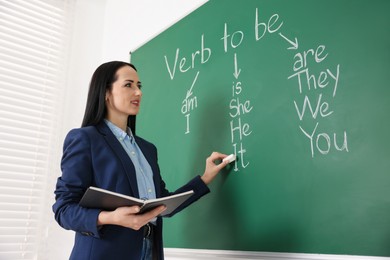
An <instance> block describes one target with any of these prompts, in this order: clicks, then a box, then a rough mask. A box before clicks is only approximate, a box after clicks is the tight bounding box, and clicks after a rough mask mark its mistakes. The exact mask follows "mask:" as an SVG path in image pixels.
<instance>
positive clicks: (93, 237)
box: [53, 122, 210, 260]
mask: <svg viewBox="0 0 390 260" xmlns="http://www.w3.org/2000/svg"><path fill="white" fill-rule="evenodd" d="M135 140H136V142H137V144H138V146H139V147H140V149H141V151H142V153H143V154H144V156H145V158H146V159H147V161H148V162H149V164H150V166H151V168H152V171H153V181H154V185H155V189H156V197H158V198H159V197H165V196H168V195H172V194H175V193H179V192H183V191H188V190H194V192H195V193H194V195H193V196H192V197H191V198H190V199H188V200H187V201H186V202H185V203H184V204H183V205H181V206H180V207H179V208H178V209H177V210H176V211H175V212H173V213H172V214H171V215H170V216H172V215H174V214H176V213H177V212H179V211H181V210H182V209H184V208H185V207H187V206H188V205H190V204H191V203H193V202H195V201H196V200H198V199H199V198H200V197H202V196H203V195H205V194H207V193H208V192H209V191H210V190H209V189H208V187H207V185H205V184H204V182H203V181H202V180H201V179H200V176H196V177H195V178H194V179H192V180H191V181H190V182H188V183H187V184H186V185H184V186H183V187H181V188H180V189H178V190H176V191H175V192H172V193H170V192H169V191H168V190H167V189H166V187H165V183H164V181H163V180H162V178H161V175H160V169H159V166H158V162H157V149H156V147H155V146H154V145H153V144H152V143H150V142H147V141H146V140H144V139H142V138H140V137H138V136H135ZM61 169H62V175H61V177H59V178H58V180H57V185H56V190H55V198H56V202H55V203H54V205H53V211H54V214H55V219H56V221H57V222H58V223H59V224H60V225H61V226H62V227H63V228H65V229H69V230H74V231H75V232H76V234H75V242H74V246H73V250H72V253H71V256H70V259H82V260H86V259H94V260H98V259H102V260H103V259H104V260H106V259H118V260H119V259H140V255H141V249H142V241H143V232H142V229H141V230H138V231H136V230H132V229H130V228H125V227H121V226H116V225H104V226H102V227H100V228H99V227H97V224H96V223H97V218H98V215H99V213H100V211H101V210H99V209H88V208H83V207H80V206H79V205H78V202H79V201H80V199H81V197H82V196H83V194H84V192H85V191H86V189H87V188H88V187H89V186H96V187H100V188H104V189H107V190H111V191H114V192H119V193H123V194H126V195H130V196H133V197H139V194H138V187H137V180H136V175H135V168H134V165H133V163H132V161H131V159H130V158H129V156H128V155H127V153H126V151H125V150H124V149H123V147H122V145H121V144H120V143H119V141H118V140H117V139H116V137H115V136H114V134H113V133H112V132H111V130H110V129H109V128H108V126H107V125H106V124H105V123H104V122H101V123H100V124H98V125H96V126H88V127H83V128H78V129H73V130H71V131H70V132H69V133H68V135H67V136H66V138H65V141H64V148H63V157H62V161H61ZM155 234H156V236H155V239H156V240H155V243H154V245H155V247H156V250H157V252H158V253H157V255H158V259H164V256H163V243H162V219H161V217H158V218H157V228H156V232H155Z"/></svg>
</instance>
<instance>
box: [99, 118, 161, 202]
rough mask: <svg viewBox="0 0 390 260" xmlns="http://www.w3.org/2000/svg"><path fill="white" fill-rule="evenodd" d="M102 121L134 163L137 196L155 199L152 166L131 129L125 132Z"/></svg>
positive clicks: (144, 198) (108, 122) (106, 121)
mask: <svg viewBox="0 0 390 260" xmlns="http://www.w3.org/2000/svg"><path fill="white" fill-rule="evenodd" d="M104 122H105V123H106V124H107V126H108V127H109V128H110V130H111V131H112V133H113V134H114V135H115V136H116V138H117V139H118V141H119V142H120V143H121V145H122V147H123V148H124V149H125V151H126V153H127V154H128V155H129V157H130V159H131V161H132V162H133V164H134V167H135V173H136V176H137V185H138V193H139V198H140V199H143V200H148V199H155V198H156V190H155V188H154V182H153V172H152V168H151V167H150V165H149V163H148V161H147V160H146V158H145V156H144V154H143V153H142V151H141V149H140V148H139V147H138V145H137V143H136V142H135V139H134V136H133V133H132V132H131V129H130V128H129V127H128V128H127V132H125V131H123V130H122V129H120V128H119V127H117V126H116V125H114V124H113V123H111V122H110V121H108V120H106V119H105V120H104Z"/></svg>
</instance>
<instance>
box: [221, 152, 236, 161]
mask: <svg viewBox="0 0 390 260" xmlns="http://www.w3.org/2000/svg"><path fill="white" fill-rule="evenodd" d="M235 160H236V155H234V154H230V155H228V156H226V157H225V158H223V160H222V161H223V162H226V161H228V162H229V163H231V162H234V161H235Z"/></svg>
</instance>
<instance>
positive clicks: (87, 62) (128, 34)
mask: <svg viewBox="0 0 390 260" xmlns="http://www.w3.org/2000/svg"><path fill="white" fill-rule="evenodd" d="M205 2H207V0H191V1H183V0H164V1H155V0H142V1H139V0H77V6H76V16H75V20H74V30H73V40H72V46H71V56H70V57H69V60H70V69H69V72H68V79H67V89H66V93H65V96H64V100H65V108H64V110H65V113H64V117H63V127H62V128H63V129H61V130H60V133H59V135H60V137H59V138H61V140H63V138H64V137H65V134H66V133H67V132H68V131H69V130H70V129H71V128H74V127H79V126H80V125H81V121H82V117H83V114H84V109H85V102H86V98H87V92H88V84H89V81H90V78H91V76H92V73H93V72H94V70H95V69H96V68H97V66H99V65H100V64H101V63H103V62H106V61H110V60H122V61H128V60H129V51H131V50H135V49H136V48H138V47H140V46H141V45H142V44H144V43H146V42H147V41H148V40H150V39H152V38H153V37H154V36H156V35H157V34H158V33H160V32H162V31H164V30H165V29H166V28H168V27H170V26H171V25H172V24H174V23H175V22H177V21H179V20H180V19H181V18H183V17H184V16H185V15H187V14H189V13H190V12H191V11H193V10H194V9H196V8H197V7H199V6H200V5H202V4H204V3H205ZM58 156H61V154H60V151H59V154H58ZM58 168H59V167H58ZM59 174H61V173H60V172H58V175H59ZM53 188H54V187H53ZM53 202H54V200H53ZM48 214H52V213H51V212H49V213H48ZM50 219H52V221H51V222H50V223H48V226H49V228H48V230H49V231H48V234H47V235H48V239H47V245H48V251H49V252H48V254H49V256H48V257H47V258H45V259H56V260H62V259H64V260H65V259H69V254H70V251H71V247H72V244H73V236H74V233H73V232H72V231H66V230H63V229H62V228H60V227H59V226H58V224H57V223H56V222H55V221H54V220H53V218H50Z"/></svg>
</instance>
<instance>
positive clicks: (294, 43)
mask: <svg viewBox="0 0 390 260" xmlns="http://www.w3.org/2000/svg"><path fill="white" fill-rule="evenodd" d="M279 35H280V36H281V37H282V38H283V39H285V40H286V41H288V42H289V43H290V44H291V47H288V48H287V49H289V50H296V49H298V40H297V38H295V42H293V41H292V40H290V39H289V38H287V37H286V36H284V35H283V34H282V33H279Z"/></svg>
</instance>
